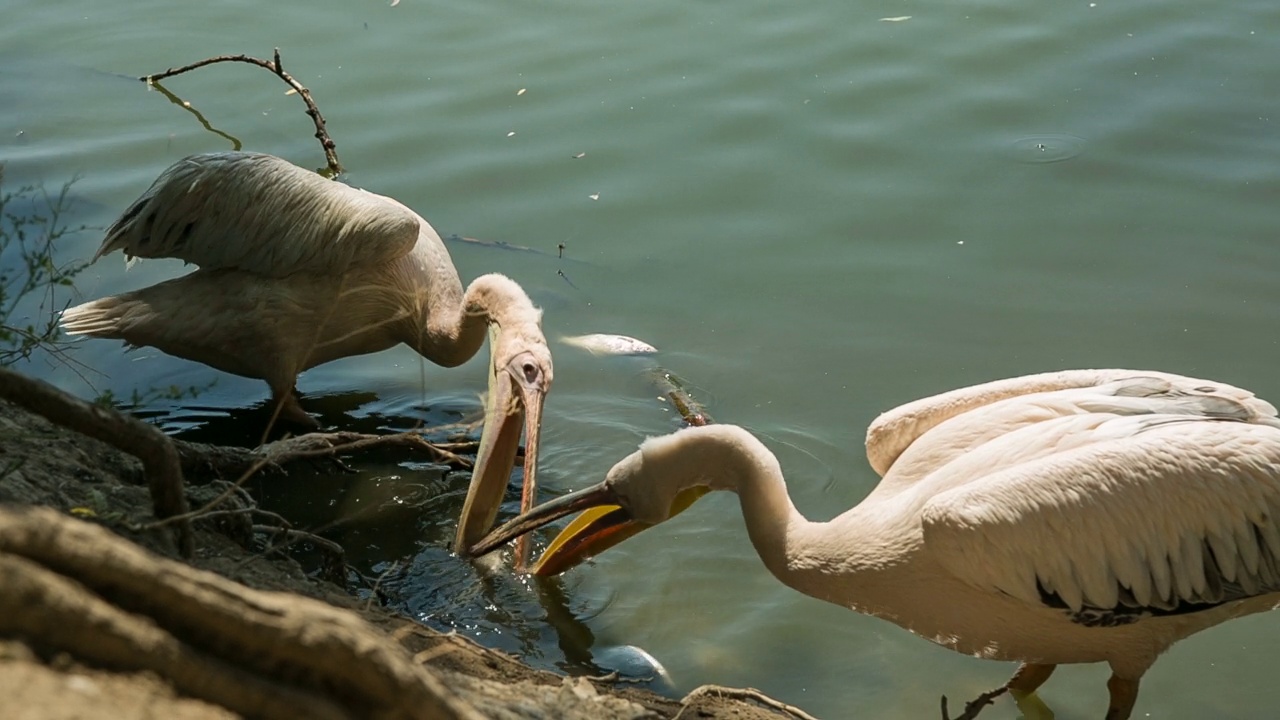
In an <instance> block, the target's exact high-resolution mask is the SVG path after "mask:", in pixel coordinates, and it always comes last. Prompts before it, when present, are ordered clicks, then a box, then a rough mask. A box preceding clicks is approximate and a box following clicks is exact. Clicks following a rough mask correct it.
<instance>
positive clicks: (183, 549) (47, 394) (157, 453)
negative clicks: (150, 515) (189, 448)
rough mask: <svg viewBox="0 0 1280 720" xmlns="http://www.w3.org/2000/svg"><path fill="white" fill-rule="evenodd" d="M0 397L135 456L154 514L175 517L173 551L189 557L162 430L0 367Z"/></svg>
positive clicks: (177, 481)
mask: <svg viewBox="0 0 1280 720" xmlns="http://www.w3.org/2000/svg"><path fill="white" fill-rule="evenodd" d="M0 397H2V398H4V399H6V400H8V401H10V402H12V403H14V404H17V405H21V406H22V407H24V408H26V409H27V410H30V411H31V412H33V413H36V414H38V415H43V416H44V417H46V418H48V419H49V420H50V421H52V422H55V423H57V424H59V425H62V426H64V427H67V428H70V429H72V430H75V431H76V432H79V433H82V434H84V435H88V436H89V437H92V438H97V439H98V440H101V441H103V442H105V443H108V444H110V445H114V446H115V447H117V448H119V449H120V450H122V451H124V452H127V453H129V454H130V455H133V456H134V457H136V458H138V459H139V460H141V461H142V467H143V471H144V472H145V474H146V478H147V485H148V487H149V488H150V490H151V503H152V507H153V511H154V512H155V515H156V517H158V518H175V520H174V521H173V522H172V523H170V524H172V525H173V526H174V529H175V531H176V535H177V541H178V551H179V552H180V553H182V556H183V557H191V554H192V552H193V551H194V547H193V542H194V541H193V540H192V535H191V523H190V521H189V520H188V519H187V518H186V517H184V516H185V515H186V512H187V496H186V494H185V492H184V490H183V483H182V468H181V465H180V464H179V458H178V453H177V452H176V451H175V449H174V447H173V443H172V442H170V441H169V438H168V437H167V436H165V434H164V433H162V432H160V431H159V430H158V429H156V428H154V427H152V426H151V425H148V424H146V423H144V422H142V421H141V420H138V419H136V418H133V417H129V416H128V415H123V414H121V413H119V412H116V411H115V410H113V409H111V408H106V407H101V406H99V405H94V404H92V403H88V402H85V401H84V400H80V399H79V398H76V397H73V396H71V395H68V394H67V393H65V392H63V391H61V390H59V389H58V388H56V387H54V386H52V385H50V384H49V383H47V382H44V381H43V380H36V379H35V378H30V377H27V376H25V375H22V374H21V373H18V372H15V371H13V370H10V369H8V368H0Z"/></svg>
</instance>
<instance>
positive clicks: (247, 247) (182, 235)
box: [93, 152, 420, 277]
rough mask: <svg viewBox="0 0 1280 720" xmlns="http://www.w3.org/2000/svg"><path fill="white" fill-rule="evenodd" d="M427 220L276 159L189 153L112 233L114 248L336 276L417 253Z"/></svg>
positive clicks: (271, 271)
mask: <svg viewBox="0 0 1280 720" xmlns="http://www.w3.org/2000/svg"><path fill="white" fill-rule="evenodd" d="M419 228H420V218H419V217H418V215H417V214H415V213H414V212H413V211H411V210H409V209H408V208H406V207H404V206H403V205H401V204H399V203H397V202H394V201H392V200H390V199H388V198H384V197H382V196H380V195H375V194H373V193H369V192H365V191H363V190H358V189H356V188H353V187H351V186H349V185H344V184H342V183H339V182H335V181H332V180H327V179H325V178H323V177H321V176H320V175H318V174H317V173H314V172H312V171H310V170H305V169H303V168H300V167H298V166H296V165H293V164H292V163H289V162H287V161H285V160H281V159H280V158H277V157H273V156H271V155H263V154H259V153H242V152H219V153H206V154H203V155H192V156H190V157H187V158H184V159H182V160H179V161H178V162H177V163H174V164H173V165H172V166H171V167H169V168H168V169H167V170H165V171H164V172H163V173H161V174H160V177H158V178H156V181H155V182H154V183H152V185H151V187H150V188H149V189H148V190H147V191H146V192H145V193H143V195H142V197H140V198H138V199H137V200H136V201H135V202H134V203H133V204H132V205H130V206H129V208H128V209H127V210H125V212H124V214H123V215H121V217H120V219H119V220H117V221H116V222H115V224H114V225H112V226H111V227H110V228H109V229H108V230H107V236H106V239H105V240H103V243H102V247H100V248H99V249H98V252H97V254H96V255H94V258H93V259H94V260H97V259H98V258H99V257H102V256H103V255H106V254H108V253H110V252H113V251H115V250H121V251H123V252H124V253H125V255H127V256H130V257H143V258H162V257H171V258H178V259H180V260H185V261H186V262H189V263H195V264H197V265H199V266H201V267H203V268H207V269H214V268H235V269H240V270H246V271H249V272H253V273H255V274H258V275H264V276H267V277H285V276H288V275H292V274H294V273H298V272H306V273H311V274H317V275H331V274H338V273H342V272H345V271H347V270H349V269H352V268H355V267H362V266H371V265H378V264H382V263H386V262H390V261H391V260H394V259H396V258H398V257H400V256H402V255H404V254H405V253H407V252H409V250H410V249H412V248H413V246H414V243H416V242H417V239H418V233H419Z"/></svg>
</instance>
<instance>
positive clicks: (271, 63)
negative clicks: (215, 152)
mask: <svg viewBox="0 0 1280 720" xmlns="http://www.w3.org/2000/svg"><path fill="white" fill-rule="evenodd" d="M273 58H274V60H262V59H260V58H256V57H252V56H250V55H218V56H216V57H211V58H206V59H204V60H200V61H199V62H193V63H191V64H190V65H183V66H182V67H178V68H169V69H168V70H165V71H164V72H160V73H155V74H153V75H144V76H142V77H140V78H138V79H139V80H141V81H143V82H145V83H147V84H148V85H155V84H156V83H157V81H159V80H163V79H165V78H169V77H173V76H174V75H181V74H182V73H185V72H190V71H192V70H195V69H197V68H202V67H204V66H206V65H212V64H214V63H220V62H242V63H249V64H250V65H257V66H258V67H261V68H266V69H267V70H270V71H271V72H273V73H275V74H276V76H277V77H279V78H280V79H281V80H283V81H285V83H287V84H288V85H289V87H291V88H293V89H294V90H296V91H297V92H298V95H299V96H300V97H301V98H302V102H304V103H306V104H307V115H309V116H310V117H311V121H312V122H313V123H315V126H316V135H315V137H316V139H317V140H319V141H320V146H321V147H322V148H324V157H325V161H326V162H327V163H328V165H329V172H331V173H333V175H335V176H336V175H338V174H340V173H341V172H342V165H341V164H339V163H338V153H337V150H336V148H337V145H336V144H335V143H334V142H333V138H331V137H329V131H328V130H326V129H325V124H324V116H323V115H321V114H320V108H318V107H316V103H315V101H314V100H312V99H311V91H310V90H308V89H307V88H305V87H304V86H303V85H302V83H300V82H298V81H297V80H295V79H294V78H293V76H292V75H290V74H289V73H287V72H285V71H284V66H283V65H282V64H281V62H280V48H276V49H275V54H274V55H273Z"/></svg>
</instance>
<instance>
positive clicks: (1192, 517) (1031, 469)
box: [921, 384, 1280, 611]
mask: <svg viewBox="0 0 1280 720" xmlns="http://www.w3.org/2000/svg"><path fill="white" fill-rule="evenodd" d="M1215 385H1216V384H1215ZM1090 417H1092V418H1093V419H1094V421H1095V423H1096V426H1095V428H1094V429H1093V430H1092V431H1082V430H1081V429H1080V428H1078V427H1071V426H1070V424H1071V423H1077V424H1078V423H1081V422H1086V421H1087V420H1088V419H1089V418H1090ZM1262 422H1263V424H1250V423H1246V422H1236V421H1223V420H1214V419H1201V418H1197V417H1194V416H1189V415H1159V414H1157V415H1138V416H1127V417H1126V416H1115V415H1112V416H1102V415H1098V416H1086V417H1084V418H1062V419H1058V420H1052V421H1048V422H1045V423H1042V424H1040V425H1037V426H1029V427H1025V428H1023V429H1021V430H1018V431H1016V432H1014V433H1010V434H1008V435H1005V436H1003V437H1001V438H999V439H997V440H995V441H993V442H991V443H988V444H986V445H984V446H982V447H981V448H979V449H978V450H977V451H975V452H974V453H972V454H971V456H967V457H964V458H962V459H959V460H957V461H956V462H955V463H954V464H953V466H948V467H944V468H940V469H939V470H938V472H939V473H942V474H949V473H957V474H959V473H971V472H973V467H969V468H965V467H961V466H964V465H970V466H976V467H981V466H982V465H984V464H990V463H991V461H993V460H995V459H997V458H999V457H1001V456H1002V455H1003V454H1005V453H1006V452H1010V451H1016V449H1017V448H1019V447H1024V448H1025V447H1026V446H1027V444H1028V443H1030V444H1031V445H1032V446H1034V445H1036V441H1035V438H1037V437H1039V438H1041V439H1040V441H1039V445H1040V446H1041V447H1042V448H1043V449H1044V452H1041V453H1036V452H1035V451H1024V452H1025V453H1026V454H1027V455H1030V456H1033V458H1032V459H1030V460H1026V461H1019V462H1014V463H1004V464H1001V463H999V462H996V467H997V469H996V471H994V472H991V473H989V474H986V475H985V476H981V475H980V476H979V479H976V480H972V481H970V482H967V483H964V484H959V485H958V486H957V487H953V488H952V489H950V490H947V491H945V492H942V493H940V494H938V495H937V496H935V497H933V498H932V499H930V500H929V501H928V502H927V503H926V504H925V507H924V509H923V512H922V516H921V518H922V526H923V536H924V541H925V544H926V546H927V547H928V548H929V551H930V553H931V554H932V555H933V556H934V557H936V558H937V560H938V561H939V562H940V563H941V564H942V565H943V567H945V568H946V569H947V570H948V571H950V572H951V573H953V574H955V575H956V576H957V577H960V578H963V579H964V580H965V581H967V582H969V583H972V584H974V585H976V586H978V587H981V588H984V589H988V590H999V591H1002V592H1004V593H1007V594H1009V595H1012V596H1014V597H1017V598H1020V599H1022V600H1025V601H1027V602H1033V603H1039V602H1041V601H1042V599H1043V596H1042V592H1044V593H1052V594H1056V595H1057V596H1058V597H1059V598H1060V599H1061V601H1063V602H1064V603H1065V604H1066V605H1067V606H1068V607H1069V608H1071V609H1072V610H1073V611H1079V610H1081V609H1082V608H1084V607H1085V606H1088V607H1092V608H1102V609H1109V608H1115V607H1117V606H1118V605H1123V606H1127V607H1130V608H1152V609H1163V610H1171V609H1173V608H1175V607H1176V606H1178V605H1179V604H1180V603H1218V602H1223V601H1226V600H1231V599H1236V598H1241V597H1249V596H1252V595H1256V594H1260V593H1262V592H1273V591H1276V590H1280V528H1278V527H1277V520H1280V428H1277V427H1276V423H1275V421H1274V420H1273V419H1271V418H1263V419H1262ZM1045 438H1057V441H1054V440H1047V441H1046V440H1045ZM1037 454H1038V456H1036V455H1037ZM933 481H934V478H930V482H931V483H932V482H933ZM937 481H938V482H939V483H945V479H944V478H938V479H937Z"/></svg>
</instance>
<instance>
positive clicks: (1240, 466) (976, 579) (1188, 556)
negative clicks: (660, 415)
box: [472, 370, 1280, 720]
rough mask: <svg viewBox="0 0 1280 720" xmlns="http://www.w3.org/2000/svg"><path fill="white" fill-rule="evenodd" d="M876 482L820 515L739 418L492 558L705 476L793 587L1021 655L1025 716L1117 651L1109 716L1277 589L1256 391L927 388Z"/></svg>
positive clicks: (540, 511)
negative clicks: (1170, 659) (1200, 638)
mask: <svg viewBox="0 0 1280 720" xmlns="http://www.w3.org/2000/svg"><path fill="white" fill-rule="evenodd" d="M866 449H867V457H868V459H869V460H870V462H871V465H872V467H873V468H874V469H875V470H876V472H877V473H879V474H880V475H881V478H882V479H881V481H880V483H879V484H878V485H877V486H876V488H875V489H874V490H873V491H872V492H871V494H870V495H869V496H868V497H867V498H866V499H864V500H863V501H862V502H861V503H860V504H859V505H857V506H856V507H854V508H853V509H851V510H848V511H846V512H845V513H843V514H842V515H840V516H838V517H836V518H834V519H833V520H831V521H829V522H811V521H809V520H806V519H805V518H804V517H802V516H801V515H800V514H799V513H798V512H797V511H796V509H795V507H794V505H792V503H791V500H790V498H789V496H788V495H787V491H786V486H785V483H784V481H783V475H782V470H781V468H780V467H779V464H778V462H777V460H776V458H775V457H774V456H773V454H772V453H770V452H769V450H768V449H767V448H766V447H765V446H764V444H762V443H761V442H760V441H759V440H757V439H756V438H755V437H754V436H752V435H751V434H750V433H748V432H747V431H745V430H743V429H741V428H737V427H733V426H729V425H710V426H706V427H693V428H688V429H685V430H681V431H678V432H676V433H674V434H671V435H668V436H664V437H660V438H653V439H650V440H648V441H646V442H645V443H644V444H643V445H641V447H640V450H639V451H638V452H636V453H633V454H632V455H630V456H629V457H627V458H625V459H623V460H622V461H621V462H619V463H618V464H617V465H615V466H614V467H613V469H611V470H610V471H609V474H608V476H607V477H606V479H605V481H604V482H603V483H601V484H599V485H596V486H594V487H591V488H587V489H585V490H582V491H579V492H576V493H572V494H570V495H567V496H564V497H561V498H559V499H557V500H554V501H551V502H549V503H546V504H544V505H542V506H539V507H538V508H536V509H534V510H533V511H532V512H530V513H525V514H523V515H521V516H520V517H517V518H515V519H514V520H512V521H510V522H509V523H507V524H506V525H504V526H502V527H501V528H499V529H498V530H495V531H494V532H493V533H491V534H490V535H489V536H488V537H487V538H486V539H485V540H483V541H482V542H480V543H478V544H477V545H475V546H473V548H472V552H475V553H484V552H488V551H491V550H492V549H494V548H496V547H498V546H499V545H501V544H502V543H504V542H506V541H507V540H509V539H511V538H512V537H516V536H518V535H520V534H522V533H527V532H528V531H530V530H532V529H535V528H537V527H540V526H542V525H545V524H546V523H548V522H550V521H552V520H554V519H556V518H559V517H563V516H564V515H566V514H569V513H571V512H575V511H578V510H585V512H584V513H583V514H582V515H581V516H579V517H578V518H577V519H575V520H574V522H572V523H571V524H570V525H569V526H568V527H567V528H566V529H565V530H564V531H563V532H562V533H561V534H560V535H559V536H558V537H557V538H556V539H555V540H553V542H552V543H551V545H550V546H549V547H548V549H547V551H546V553H545V554H544V556H543V558H542V559H541V560H540V561H539V564H538V565H537V566H536V567H535V568H534V572H535V573H539V574H553V573H557V572H561V571H563V570H564V569H566V568H568V567H571V566H572V565H574V564H576V563H578V562H581V561H582V560H583V559H585V558H586V557H589V556H591V555H593V554H595V553H597V552H599V551H601V550H603V549H604V548H607V547H609V546H611V545H613V544H616V543H617V542H620V541H621V540H623V539H625V538H626V537H629V536H631V535H634V534H636V533H637V532H639V531H641V530H643V529H645V528H647V527H652V526H653V525H656V524H658V523H661V522H663V521H664V520H666V519H668V518H670V517H671V516H673V515H675V514H676V513H678V512H680V511H682V510H683V509H684V508H686V507H688V506H689V505H690V504H692V502H693V501H694V500H696V499H697V497H699V496H701V495H702V494H705V493H706V492H707V491H709V490H730V491H734V492H736V493H737V494H738V496H739V498H740V499H741V505H742V514H743V518H744V520H745V521H746V526H747V530H748V533H749V535H750V538H751V542H752V544H753V545H754V546H755V549H756V551H757V552H758V553H759V555H760V558H761V559H762V560H763V561H764V564H765V566H766V567H767V568H768V569H769V571H770V572H771V573H773V575H774V576H776V577H777V578H778V579H779V580H781V581H782V582H783V583H785V584H787V585H789V586H791V587H793V588H795V589H797V590H799V591H801V592H803V593H806V594H808V595H811V596H814V597H816V598H820V599H822V600H826V601H829V602H832V603H835V604H838V605H842V606H845V607H848V608H851V609H853V610H857V611H859V612H863V613H867V614H870V615H874V616H877V617H880V618H884V619H886V620H889V621H891V622H893V623H895V624H897V625H900V626H902V627H904V628H906V629H907V630H910V631H911V632H913V633H915V634H917V635H919V636H921V637H923V638H926V639H928V640H931V641H933V642H935V643H938V644H940V645H943V646H945V647H949V648H951V649H953V650H956V651H958V652H962V653H966V654H969V655H974V656H977V657H982V658H989V659H993V660H1007V661H1017V662H1020V663H1022V665H1021V667H1020V668H1019V670H1018V672H1017V673H1016V674H1015V675H1014V677H1013V678H1012V679H1011V680H1010V681H1009V683H1007V684H1006V685H1005V686H1004V688H1003V689H1007V690H1009V691H1011V692H1012V694H1013V695H1014V697H1015V699H1016V700H1017V701H1018V704H1019V706H1020V707H1021V708H1022V709H1023V710H1024V711H1025V712H1026V713H1027V714H1028V716H1033V715H1034V714H1038V713H1037V711H1038V710H1040V709H1043V708H1044V706H1043V704H1042V703H1041V702H1040V701H1039V699H1038V698H1037V697H1036V696H1035V694H1034V693H1035V690H1036V688H1037V687H1038V686H1039V685H1040V684H1041V683H1042V682H1044V681H1045V680H1046V679H1047V678H1048V677H1049V674H1050V673H1051V672H1052V670H1053V668H1054V667H1055V666H1056V665H1059V664H1063V663H1094V662H1106V663H1108V664H1109V665H1110V666H1111V670H1112V677H1111V680H1110V681H1109V683H1108V688H1109V691H1110V704H1109V707H1108V711H1107V715H1106V717H1107V720H1124V719H1125V718H1128V717H1129V716H1130V714H1131V712H1132V710H1133V706H1134V702H1135V701H1136V698H1137V693H1138V684H1139V681H1140V679H1141V678H1142V675H1143V674H1144V673H1145V672H1146V670H1147V669H1148V668H1149V667H1150V666H1151V664H1152V663H1154V662H1155V660H1156V658H1157V657H1158V656H1159V655H1160V654H1161V653H1162V652H1164V651H1165V650H1166V649H1168V648H1169V647H1170V646H1171V645H1173V644H1174V643H1175V642H1177V641H1178V640H1180V639H1182V638H1184V637H1187V636H1188V635H1191V634H1193V633H1196V632H1199V631H1201V630H1204V629H1206V628H1209V627H1212V626H1214V625H1217V624H1218V623H1221V622H1224V621H1226V620H1230V619H1232V618H1236V617H1241V616H1244V615H1249V614H1252V613H1257V612H1261V611H1265V610H1270V609H1273V608H1274V607H1276V605H1277V604H1280V421H1278V420H1277V418H1276V409H1275V408H1274V407H1273V406H1272V405H1271V404H1269V403H1267V402H1265V401H1263V400H1260V399H1258V398H1256V397H1254V396H1253V394H1252V393H1250V392H1248V391H1245V390H1241V389H1239V388H1235V387H1232V386H1230V385H1226V384H1223V383H1219V382H1213V381H1208V380H1197V379H1194V378H1188V377H1182V376H1178V375H1171V374H1167V373H1159V372H1145V371H1130V370H1073V371H1064V372H1057V373H1046V374H1041V375H1032V376H1027V377H1020V378H1013V379H1009V380H1001V381H996V382H991V383H986V384H983V385H977V386H974V387H968V388H963V389H960V390H954V391H951V392H948V393H944V394H941V395H938V396H935V397H930V398H926V399H923V400H918V401H915V402H912V403H909V404H907V405H904V406H902V407H899V408H897V409H895V410H891V411H889V412H887V413H884V414H883V415H881V416H880V417H879V418H877V419H876V420H875V421H874V422H873V423H872V425H871V427H870V428H869V430H868V432H867V440H866Z"/></svg>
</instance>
